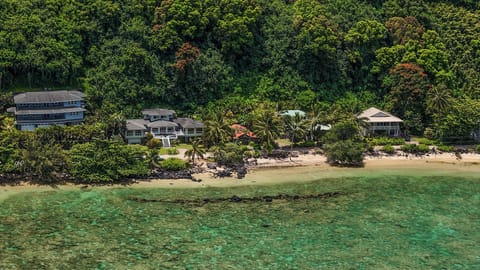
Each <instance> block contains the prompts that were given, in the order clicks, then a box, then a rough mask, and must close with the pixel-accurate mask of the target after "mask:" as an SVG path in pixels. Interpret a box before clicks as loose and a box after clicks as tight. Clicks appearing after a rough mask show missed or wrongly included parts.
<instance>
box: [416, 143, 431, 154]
mask: <svg viewBox="0 0 480 270" xmlns="http://www.w3.org/2000/svg"><path fill="white" fill-rule="evenodd" d="M417 152H418V153H427V152H430V148H429V147H428V145H426V144H419V145H418V146H417Z"/></svg>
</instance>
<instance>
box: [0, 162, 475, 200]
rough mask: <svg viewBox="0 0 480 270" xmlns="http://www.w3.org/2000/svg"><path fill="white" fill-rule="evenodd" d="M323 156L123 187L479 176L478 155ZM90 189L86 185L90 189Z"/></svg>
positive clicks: (14, 189) (20, 188)
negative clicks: (360, 163)
mask: <svg viewBox="0 0 480 270" xmlns="http://www.w3.org/2000/svg"><path fill="white" fill-rule="evenodd" d="M325 161H326V158H325V156H323V155H313V154H306V155H300V156H299V157H295V158H292V160H290V159H288V158H287V159H282V160H276V159H258V160H257V165H256V166H253V167H250V168H249V172H248V174H247V175H246V177H245V178H244V179H237V178H235V177H229V178H215V177H213V176H212V174H211V173H201V174H195V175H194V176H195V178H196V179H201V180H202V181H201V182H193V181H191V180H188V179H178V180H170V179H158V180H148V181H144V180H138V183H135V184H131V185H127V186H126V187H129V188H208V187H234V186H245V185H271V184H280V183H290V182H297V183H301V182H309V181H314V180H319V179H326V178H336V177H351V176H362V175H372V174H374V175H380V176H381V175H418V176H421V175H456V176H467V177H479V179H480V155H479V154H463V155H462V159H461V160H457V159H456V157H455V155H454V154H451V153H444V154H437V155H430V156H423V157H415V156H413V155H412V156H409V157H404V156H383V157H371V156H369V157H366V158H365V166H364V167H362V168H339V167H332V166H330V165H328V164H327V163H326V162H325ZM84 186H85V185H73V184H65V185H59V186H56V187H50V186H38V185H31V184H27V183H26V184H21V185H17V186H10V185H6V186H0V191H1V192H0V201H1V200H2V193H3V195H11V194H13V193H19V192H28V191H48V190H72V189H80V188H82V187H84ZM91 187H92V186H89V188H91ZM123 187H125V186H123V185H120V184H115V185H106V186H95V187H94V188H98V189H111V188H123Z"/></svg>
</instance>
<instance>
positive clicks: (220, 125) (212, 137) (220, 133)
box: [203, 112, 231, 147]
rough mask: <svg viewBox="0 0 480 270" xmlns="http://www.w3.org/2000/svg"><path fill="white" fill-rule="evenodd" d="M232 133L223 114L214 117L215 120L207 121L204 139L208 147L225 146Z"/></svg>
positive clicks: (216, 114)
mask: <svg viewBox="0 0 480 270" xmlns="http://www.w3.org/2000/svg"><path fill="white" fill-rule="evenodd" d="M230 132H231V128H230V125H229V124H228V123H227V122H226V121H225V118H224V116H223V114H222V113H221V112H217V113H215V114H214V115H213V118H212V119H210V120H207V121H205V130H204V134H203V139H204V141H205V143H206V145H207V146H208V147H211V146H212V145H217V144H220V145H221V144H224V143H225V142H226V141H227V139H228V135H229V134H230Z"/></svg>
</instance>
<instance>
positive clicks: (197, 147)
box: [185, 139, 206, 166]
mask: <svg viewBox="0 0 480 270" xmlns="http://www.w3.org/2000/svg"><path fill="white" fill-rule="evenodd" d="M205 152H206V150H205V147H204V146H203V145H202V144H201V141H200V140H199V139H197V140H194V141H193V142H192V149H189V150H187V151H186V152H185V156H186V157H188V158H189V159H191V160H192V165H193V166H195V157H199V158H203V155H205Z"/></svg>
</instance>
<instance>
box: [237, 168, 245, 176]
mask: <svg viewBox="0 0 480 270" xmlns="http://www.w3.org/2000/svg"><path fill="white" fill-rule="evenodd" d="M245 175H247V168H245V167H240V168H238V169H237V178H238V179H242V178H244V177H245Z"/></svg>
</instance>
